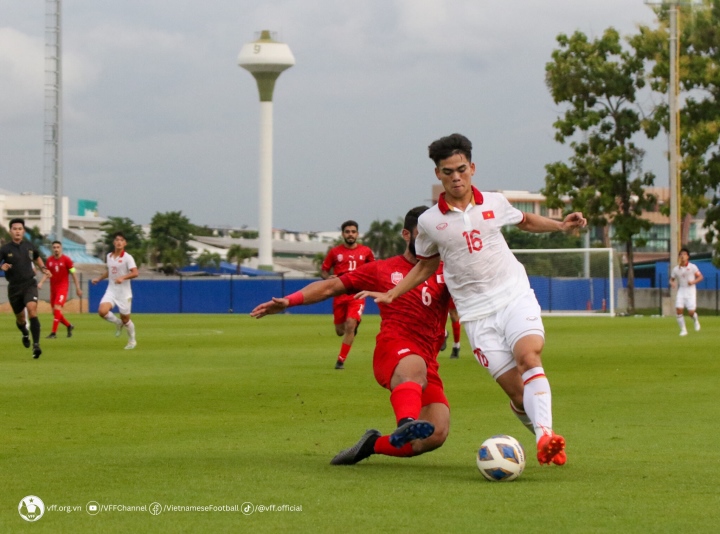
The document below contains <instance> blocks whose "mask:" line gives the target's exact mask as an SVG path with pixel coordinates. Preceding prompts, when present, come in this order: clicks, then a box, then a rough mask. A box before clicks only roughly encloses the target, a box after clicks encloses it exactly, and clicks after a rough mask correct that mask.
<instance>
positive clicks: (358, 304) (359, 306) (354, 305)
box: [333, 295, 365, 324]
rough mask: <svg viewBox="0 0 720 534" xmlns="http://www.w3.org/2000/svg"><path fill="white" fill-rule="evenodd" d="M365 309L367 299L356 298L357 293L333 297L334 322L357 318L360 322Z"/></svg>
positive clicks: (340, 322)
mask: <svg viewBox="0 0 720 534" xmlns="http://www.w3.org/2000/svg"><path fill="white" fill-rule="evenodd" d="M364 309H365V299H356V298H355V295H340V296H339V297H335V298H334V299H333V320H334V324H343V323H344V322H345V321H347V320H348V319H355V320H356V321H357V322H358V323H359V322H360V320H361V319H362V312H363V310H364Z"/></svg>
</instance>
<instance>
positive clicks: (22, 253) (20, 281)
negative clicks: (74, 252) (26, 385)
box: [0, 219, 50, 358]
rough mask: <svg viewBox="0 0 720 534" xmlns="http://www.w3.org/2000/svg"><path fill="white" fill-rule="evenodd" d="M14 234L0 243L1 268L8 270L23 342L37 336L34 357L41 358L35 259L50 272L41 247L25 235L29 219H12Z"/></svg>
mask: <svg viewBox="0 0 720 534" xmlns="http://www.w3.org/2000/svg"><path fill="white" fill-rule="evenodd" d="M9 226H10V237H11V238H12V240H11V241H10V242H9V243H5V244H4V245H3V246H2V247H0V269H2V270H3V271H4V272H5V278H7V281H8V298H9V300H10V306H12V309H13V312H14V313H15V319H16V321H17V327H18V330H20V331H21V332H22V343H23V345H24V346H25V348H29V347H30V337H29V336H30V334H31V333H32V340H33V358H39V357H40V355H41V354H42V350H40V319H38V316H37V304H38V287H37V280H35V271H34V270H33V263H35V265H37V267H38V269H40V270H41V271H42V272H43V273H44V274H50V272H49V271H48V270H47V268H46V267H45V262H43V259H42V258H41V257H40V251H39V250H38V249H37V248H36V247H35V245H33V244H32V243H31V242H30V241H27V240H25V239H23V238H24V237H25V221H24V220H23V219H13V220H11V221H10V225H9ZM25 308H27V311H28V316H29V317H30V332H28V327H27V323H26V322H25Z"/></svg>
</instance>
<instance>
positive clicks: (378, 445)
mask: <svg viewBox="0 0 720 534" xmlns="http://www.w3.org/2000/svg"><path fill="white" fill-rule="evenodd" d="M375 454H384V455H385V456H402V457H407V456H415V452H414V451H413V448H412V443H406V444H405V445H403V446H402V447H400V448H399V449H396V448H395V447H393V446H392V445H390V436H380V437H379V438H378V439H377V441H376V442H375Z"/></svg>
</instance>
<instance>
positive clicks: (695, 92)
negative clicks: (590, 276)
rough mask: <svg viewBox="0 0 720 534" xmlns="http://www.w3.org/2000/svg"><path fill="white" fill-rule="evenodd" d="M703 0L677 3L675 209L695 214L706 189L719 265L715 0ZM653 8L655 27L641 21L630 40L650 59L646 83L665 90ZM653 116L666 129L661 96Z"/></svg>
mask: <svg viewBox="0 0 720 534" xmlns="http://www.w3.org/2000/svg"><path fill="white" fill-rule="evenodd" d="M703 4H704V6H703V7H704V9H703V8H700V9H696V8H695V9H693V8H691V7H687V6H685V7H683V6H680V7H679V9H680V15H679V19H680V21H681V22H682V24H680V27H681V33H680V36H679V45H680V46H679V58H680V61H679V65H678V67H679V68H678V70H679V78H680V91H682V92H683V94H682V100H683V102H684V103H683V106H682V109H681V110H680V128H679V132H680V153H681V159H682V161H681V164H680V183H681V187H682V199H680V200H681V202H680V208H681V213H682V214H685V213H689V214H691V215H695V214H697V213H698V211H699V210H700V208H703V207H705V206H707V205H708V199H707V196H708V193H711V194H712V195H711V196H712V200H711V201H710V207H709V208H708V209H707V211H706V216H705V223H704V226H705V227H706V228H708V229H709V230H708V233H707V235H706V240H707V242H708V243H713V242H714V246H715V254H714V262H715V264H716V265H720V239H717V237H718V236H720V32H718V28H719V27H720V0H704V1H703ZM691 9H692V11H691ZM656 11H657V14H658V20H659V25H658V27H657V28H654V29H652V28H649V27H647V26H641V27H640V29H639V33H638V34H637V35H636V36H635V37H633V38H632V40H631V44H632V45H633V46H634V47H635V49H636V50H637V54H638V55H639V56H640V57H642V58H643V59H645V60H647V61H649V62H651V64H652V69H651V70H650V74H649V79H650V86H651V87H652V88H653V90H655V91H658V92H661V93H663V94H667V91H668V87H669V78H670V75H669V74H670V65H669V46H668V39H669V29H668V26H669V15H668V10H667V8H658V9H657V10H656ZM657 116H658V119H659V120H660V121H661V123H662V124H663V127H664V128H665V130H666V131H667V130H669V110H668V103H667V101H664V102H663V103H662V104H661V105H660V106H658V111H657ZM683 238H684V239H686V238H687V236H683ZM671 260H672V259H671Z"/></svg>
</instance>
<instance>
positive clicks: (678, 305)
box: [675, 289, 687, 336]
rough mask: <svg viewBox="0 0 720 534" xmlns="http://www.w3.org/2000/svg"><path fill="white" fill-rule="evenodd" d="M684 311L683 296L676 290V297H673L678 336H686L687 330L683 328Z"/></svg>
mask: <svg viewBox="0 0 720 534" xmlns="http://www.w3.org/2000/svg"><path fill="white" fill-rule="evenodd" d="M684 309H685V294H684V292H683V290H682V289H678V292H677V295H676V296H675V320H676V321H677V324H678V326H679V327H680V335H681V336H686V335H687V328H685V316H684V315H683V310H684Z"/></svg>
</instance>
